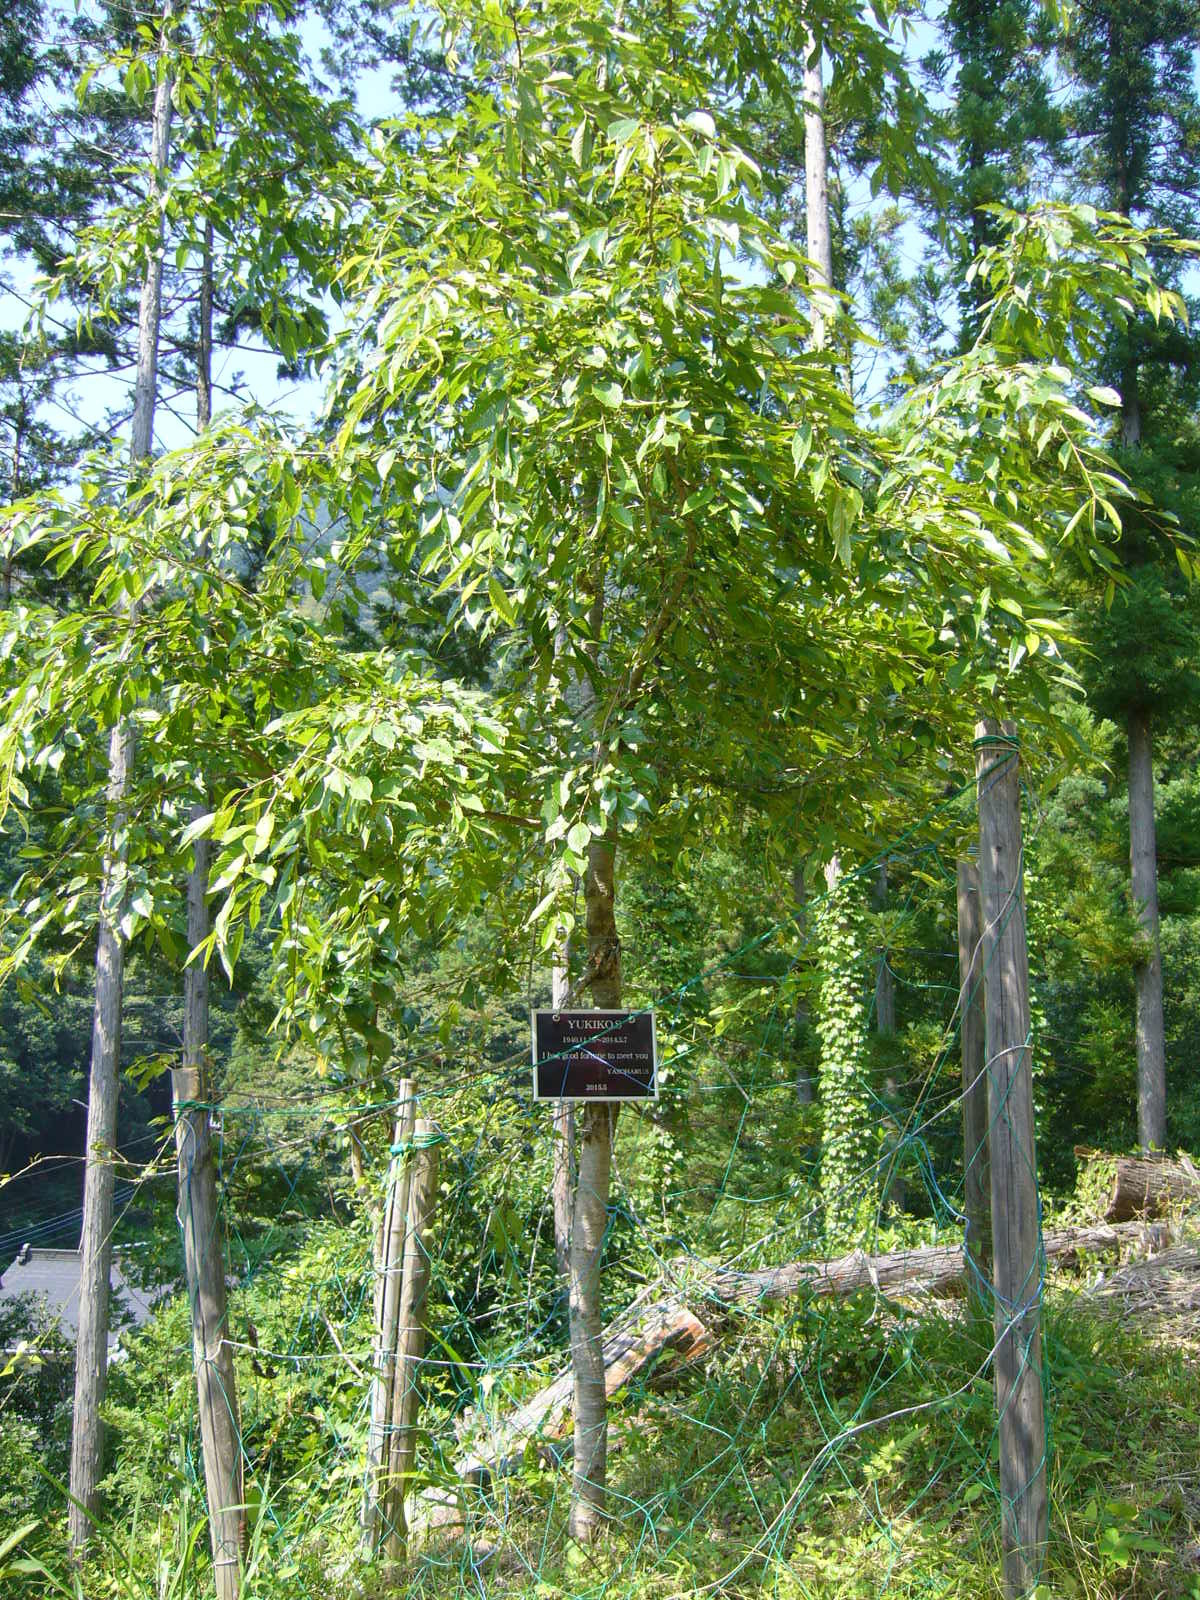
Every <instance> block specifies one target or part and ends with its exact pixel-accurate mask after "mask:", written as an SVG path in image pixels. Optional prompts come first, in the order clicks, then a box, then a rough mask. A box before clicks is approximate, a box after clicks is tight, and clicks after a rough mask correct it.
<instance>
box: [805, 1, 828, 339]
mask: <svg viewBox="0 0 1200 1600" xmlns="http://www.w3.org/2000/svg"><path fill="white" fill-rule="evenodd" d="M803 92H804V193H805V215H806V218H807V224H808V226H807V234H808V258H809V260H810V261H811V262H812V264H813V266H814V267H815V268H816V274H815V276H814V279H813V282H814V286H816V285H819V284H823V285H824V286H825V287H826V288H827V289H831V288H832V287H833V240H832V236H831V233H830V228H829V156H828V151H827V149H826V143H825V80H824V77H823V75H822V71H821V52H820V49H819V48H818V46H817V42H816V40H815V39H814V38H813V36H812V34H811V33H810V34H808V35H807V39H806V43H805V57H804V90H803ZM832 314H833V302H832V301H831V300H830V298H829V296H828V295H825V294H821V293H820V290H819V288H816V289H815V292H814V294H813V297H812V308H811V317H812V342H813V347H814V348H815V349H817V350H821V349H824V347H825V342H826V339H827V337H828V331H829V319H830V317H831V316H832Z"/></svg>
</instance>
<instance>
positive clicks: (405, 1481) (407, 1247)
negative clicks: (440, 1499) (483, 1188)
mask: <svg viewBox="0 0 1200 1600" xmlns="http://www.w3.org/2000/svg"><path fill="white" fill-rule="evenodd" d="M437 1142H438V1136H437V1132H436V1129H435V1128H434V1125H433V1123H432V1122H429V1121H427V1120H426V1119H425V1118H423V1117H422V1118H419V1119H418V1121H417V1124H416V1128H415V1131H414V1133H413V1145H414V1149H413V1156H412V1168H411V1171H412V1176H411V1178H410V1180H409V1190H408V1222H407V1226H406V1229H405V1237H404V1277H403V1281H402V1283H401V1288H400V1309H399V1316H398V1324H397V1329H396V1365H395V1372H394V1374H393V1381H392V1414H391V1434H390V1438H389V1446H390V1448H389V1451H388V1475H387V1494H386V1497H385V1500H384V1508H383V1525H384V1530H385V1534H384V1551H385V1553H386V1555H387V1557H388V1559H389V1560H391V1561H402V1560H403V1559H404V1557H405V1555H406V1553H407V1547H408V1523H407V1520H406V1517H405V1510H404V1497H405V1494H406V1493H407V1490H408V1485H409V1479H410V1478H411V1475H412V1468H413V1459H414V1456H415V1455H416V1444H417V1401H418V1393H417V1378H418V1375H419V1372H420V1367H421V1361H422V1358H423V1357H424V1354H425V1297H426V1295H427V1293H428V1291H429V1278H430V1262H431V1257H430V1243H429V1241H430V1232H431V1223H432V1220H433V1208H434V1204H435V1202H436V1200H437V1176H438V1153H437Z"/></svg>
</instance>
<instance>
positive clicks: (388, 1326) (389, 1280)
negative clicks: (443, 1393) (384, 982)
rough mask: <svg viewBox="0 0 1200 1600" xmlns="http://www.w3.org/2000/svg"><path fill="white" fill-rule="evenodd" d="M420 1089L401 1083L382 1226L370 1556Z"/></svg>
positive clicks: (366, 1507)
mask: <svg viewBox="0 0 1200 1600" xmlns="http://www.w3.org/2000/svg"><path fill="white" fill-rule="evenodd" d="M416 1096H417V1086H416V1084H415V1083H414V1082H413V1080H412V1079H411V1078H402V1079H401V1080H400V1086H399V1095H398V1098H397V1102H396V1121H395V1127H394V1131H393V1135H392V1159H391V1164H390V1166H389V1168H388V1183H387V1194H386V1198H385V1200H384V1208H383V1221H382V1226H381V1238H382V1244H381V1248H380V1251H379V1261H378V1269H377V1270H378V1278H377V1282H376V1287H377V1293H376V1297H375V1305H376V1312H375V1345H374V1350H373V1352H372V1361H371V1373H372V1376H371V1429H370V1433H369V1434H368V1436H367V1471H366V1481H365V1483H364V1486H363V1510H362V1526H363V1544H364V1546H365V1548H366V1551H367V1553H368V1554H370V1553H371V1552H372V1551H374V1550H375V1548H376V1547H377V1545H378V1543H379V1527H380V1509H381V1505H382V1501H383V1497H384V1493H385V1486H386V1478H387V1454H388V1440H389V1437H390V1433H391V1412H392V1388H393V1384H394V1381H395V1369H396V1330H397V1327H398V1326H399V1319H400V1287H401V1281H402V1277H403V1270H404V1233H405V1227H406V1221H407V1216H408V1191H409V1185H410V1180H411V1174H412V1165H411V1163H410V1161H409V1159H408V1147H409V1145H410V1144H411V1141H412V1136H413V1128H414V1126H415V1123H416V1109H417V1099H416Z"/></svg>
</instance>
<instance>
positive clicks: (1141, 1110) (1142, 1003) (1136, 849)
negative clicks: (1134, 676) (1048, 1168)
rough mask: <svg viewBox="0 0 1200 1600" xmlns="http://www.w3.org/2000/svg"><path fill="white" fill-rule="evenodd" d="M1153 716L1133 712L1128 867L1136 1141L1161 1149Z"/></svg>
mask: <svg viewBox="0 0 1200 1600" xmlns="http://www.w3.org/2000/svg"><path fill="white" fill-rule="evenodd" d="M1153 754H1154V751H1153V741H1152V738H1151V733H1150V718H1149V715H1148V714H1147V713H1146V712H1145V711H1142V710H1140V709H1135V710H1133V711H1131V712H1130V713H1129V865H1130V870H1131V878H1132V886H1133V899H1134V905H1135V907H1136V910H1137V918H1138V922H1139V924H1140V925H1141V949H1140V951H1139V957H1140V959H1139V961H1138V964H1137V967H1136V968H1135V969H1134V978H1135V981H1136V984H1137V1095H1138V1142H1139V1144H1141V1145H1143V1146H1144V1147H1145V1148H1146V1149H1151V1148H1155V1149H1159V1150H1161V1149H1162V1148H1163V1146H1164V1145H1165V1144H1166V1139H1167V1046H1166V1035H1165V1032H1164V1028H1163V974H1162V950H1161V947H1160V945H1159V937H1158V850H1157V843H1156V839H1155V827H1154V760H1153Z"/></svg>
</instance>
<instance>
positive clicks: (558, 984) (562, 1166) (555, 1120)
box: [550, 939, 575, 1284]
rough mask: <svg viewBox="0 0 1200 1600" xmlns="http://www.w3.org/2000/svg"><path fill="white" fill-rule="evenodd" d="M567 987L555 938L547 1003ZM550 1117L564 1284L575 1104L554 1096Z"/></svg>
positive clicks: (557, 1248) (563, 997) (559, 999)
mask: <svg viewBox="0 0 1200 1600" xmlns="http://www.w3.org/2000/svg"><path fill="white" fill-rule="evenodd" d="M570 988H571V985H570V973H569V968H568V965H567V941H566V940H565V939H558V940H556V941H555V945H554V965H553V968H552V971H551V975H550V1004H551V1005H552V1006H553V1007H554V1009H555V1010H556V1011H557V1010H559V1009H560V1008H561V1007H563V1006H565V1005H566V1003H567V998H568V995H569V994H570ZM551 1117H552V1124H553V1130H552V1137H553V1140H554V1154H553V1166H552V1170H551V1177H550V1195H551V1201H552V1204H553V1207H554V1260H555V1264H556V1266H557V1268H558V1277H559V1282H560V1283H562V1284H566V1283H568V1282H569V1281H570V1276H571V1194H572V1184H573V1182H574V1178H575V1107H574V1106H573V1105H572V1103H571V1102H570V1101H569V1100H556V1101H555V1102H554V1109H553V1111H552V1113H551Z"/></svg>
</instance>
